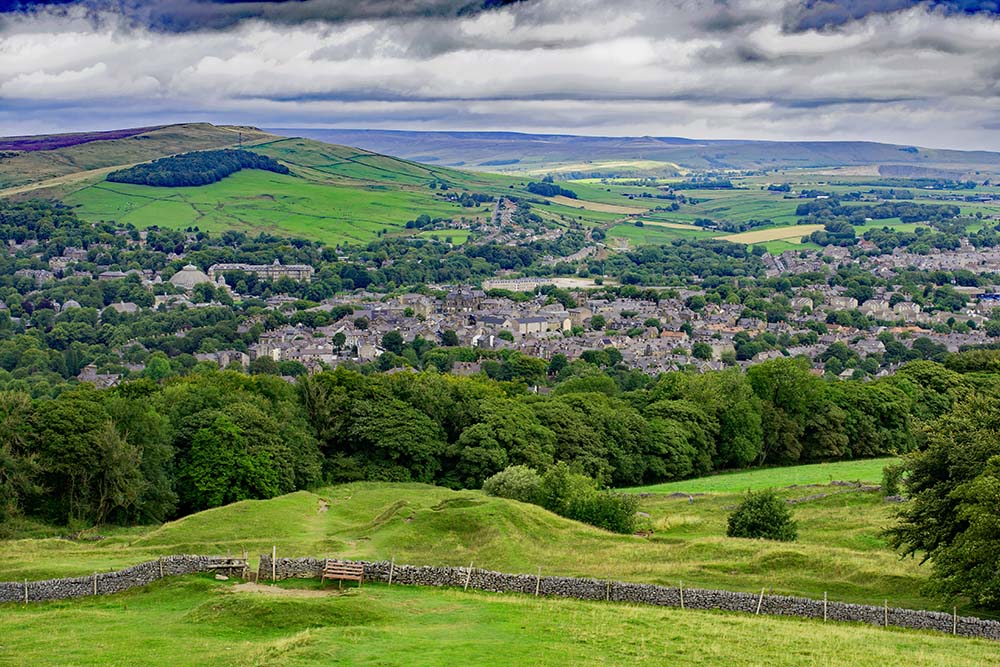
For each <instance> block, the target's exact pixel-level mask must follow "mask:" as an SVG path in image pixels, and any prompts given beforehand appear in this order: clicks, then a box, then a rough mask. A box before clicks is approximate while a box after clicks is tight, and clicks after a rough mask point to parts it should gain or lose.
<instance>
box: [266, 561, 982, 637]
mask: <svg viewBox="0 0 1000 667" xmlns="http://www.w3.org/2000/svg"><path fill="white" fill-rule="evenodd" d="M355 562H361V563H362V564H363V565H364V568H365V579H366V580H371V581H381V582H388V581H389V571H390V568H391V569H392V583H394V584H402V585H412V586H456V587H463V588H464V587H466V586H467V587H468V588H472V589H476V590H482V591H491V592H496V593H523V594H528V595H535V594H538V595H548V596H560V597H569V598H576V599H579V600H605V601H609V602H625V603H630V604H649V605H657V606H666V607H683V608H686V609H704V610H713V609H715V610H722V611H736V612H744V613H750V614H755V613H758V612H757V610H758V605H759V607H760V612H759V613H761V614H767V615H771V616H797V617H801V618H816V619H823V618H826V619H827V620H830V621H844V622H855V623H867V624H869V625H889V626H895V627H901V628H913V629H917V630H935V631H938V632H946V633H948V634H956V635H961V636H963V637H980V638H985V639H993V640H1000V622H998V621H991V620H985V619H980V618H976V617H971V616H958V617H956V616H953V615H951V614H946V613H942V612H935V611H921V610H915V609H899V608H894V607H888V608H886V607H876V606H871V605H859V604H848V603H843V602H829V603H826V602H824V601H823V600H813V599H809V598H799V597H789V596H783V595H764V596H763V597H761V596H760V594H754V593H738V592H734V591H715V590H706V589H700V588H685V589H683V590H682V589H681V588H679V587H668V586H655V585H652V584H638V583H631V582H621V581H602V580H599V579H576V578H569V577H537V576H535V575H530V574H505V573H502V572H491V571H489V570H480V569H475V568H474V569H472V570H471V571H470V570H469V568H465V567H428V566H421V567H418V566H412V565H392V564H390V563H389V562H388V561H378V562H365V561H355ZM323 563H324V561H323V560H322V559H316V558H279V559H277V560H276V561H275V562H274V570H273V571H274V574H275V578H276V579H278V580H281V579H288V578H292V577H317V578H318V577H319V576H321V574H322V571H323ZM258 572H259V578H260V580H261V581H263V580H265V579H269V578H270V577H271V572H272V569H271V556H270V555H264V556H261V564H260V570H259V571H258Z"/></svg>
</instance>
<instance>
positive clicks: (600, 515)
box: [567, 491, 639, 535]
mask: <svg viewBox="0 0 1000 667" xmlns="http://www.w3.org/2000/svg"><path fill="white" fill-rule="evenodd" d="M638 506H639V498H638V497H637V496H635V495H630V494H626V493H615V492H613V491H592V492H590V493H586V494H584V495H582V496H577V497H576V498H573V500H572V502H571V504H570V510H569V513H568V514H567V518H570V519H574V520H576V521H582V522H583V523H589V524H590V525H591V526H597V527H598V528H603V529H604V530H610V531H611V532H613V533H624V534H626V535H627V534H630V533H634V532H635V520H636V514H635V512H636V509H638Z"/></svg>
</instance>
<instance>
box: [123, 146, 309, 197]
mask: <svg viewBox="0 0 1000 667" xmlns="http://www.w3.org/2000/svg"><path fill="white" fill-rule="evenodd" d="M242 169H262V170H264V171H273V172H274V173H276V174H289V173H291V172H290V171H289V170H288V167H286V166H285V165H283V164H281V163H280V162H278V161H277V160H275V159H274V158H271V157H268V156H266V155H261V154H259V153H254V152H252V151H246V150H234V149H224V150H217V151H197V152H194V153H183V154H181V155H173V156H170V157H162V158H159V159H157V160H153V161H152V162H145V163H143V164H137V165H135V166H134V167H128V168H127V169H119V170H118V171H113V172H111V173H110V174H108V176H107V180H108V181H110V182H112V183H132V184H133V185H153V186H157V187H168V188H179V187H189V186H196V185H208V184H209V183H215V182H217V181H221V180H222V179H223V178H225V177H226V176H229V175H230V174H235V173H236V172H238V171H240V170H242Z"/></svg>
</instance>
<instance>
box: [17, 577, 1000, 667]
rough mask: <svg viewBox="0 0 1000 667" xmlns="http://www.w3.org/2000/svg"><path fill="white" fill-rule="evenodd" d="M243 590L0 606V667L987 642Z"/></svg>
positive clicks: (313, 589)
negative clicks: (5, 666)
mask: <svg viewBox="0 0 1000 667" xmlns="http://www.w3.org/2000/svg"><path fill="white" fill-rule="evenodd" d="M327 589H328V590H326V591H321V590H319V586H318V584H316V583H314V582H288V583H285V584H283V585H281V586H262V587H258V588H255V589H252V590H246V588H245V587H242V588H241V587H238V586H236V585H234V584H233V583H232V582H216V581H214V580H211V579H209V578H207V577H203V576H192V577H184V578H180V579H174V580H169V581H164V582H158V583H156V584H154V585H152V586H148V587H146V588H143V589H136V590H134V591H130V592H128V593H122V594H118V595H114V596H108V597H98V598H86V599H80V600H73V601H65V602H52V603H42V604H32V605H28V606H20V605H8V606H7V607H0V614H2V616H3V634H2V637H0V664H9V665H59V666H63V665H80V666H84V665H101V666H103V665H143V666H147V665H148V666H157V665H169V666H170V667H185V666H188V665H191V666H194V665H199V666H200V665H209V664H210V665H220V666H228V665H232V666H240V667H243V666H245V665H253V666H263V665H268V666H271V667H294V666H299V667H305V666H309V665H358V666H360V665H373V666H374V665H381V666H397V665H398V666H403V665H405V666H406V667H439V666H440V665H483V666H491V667H494V666H495V667H523V666H525V665H532V666H553V667H555V666H559V667H561V666H563V665H573V664H578V665H621V666H623V667H624V666H628V667H632V666H634V665H650V666H653V665H657V666H659V665H679V666H686V665H733V666H734V667H751V666H758V665H773V666H776V667H784V666H804V665H829V664H850V665H853V666H855V667H881V666H882V665H886V664H906V665H913V666H915V667H923V666H927V667H931V666H933V667H958V666H965V665H986V664H992V663H993V662H994V661H995V657H996V650H997V647H996V644H995V643H993V642H988V641H985V640H972V639H958V638H953V637H949V636H947V635H941V634H934V633H921V632H914V631H905V630H896V629H883V628H877V627H871V626H863V625H855V624H839V623H823V622H822V621H815V620H804V619H795V618H781V617H766V616H761V617H755V616H751V615H748V614H731V613H720V612H702V611H692V610H680V609H671V608H657V607H645V606H638V605H634V606H633V605H625V604H616V603H601V602H584V601H578V600H568V599H554V598H544V597H543V598H535V597H533V596H527V595H505V594H491V593H482V592H473V591H469V592H463V591H461V590H459V589H435V588H416V587H404V586H392V587H388V586H385V585H381V584H377V585H376V584H366V585H365V586H364V587H363V588H361V589H355V588H351V589H349V590H348V591H346V592H343V593H337V592H336V591H335V590H329V586H328V587H327Z"/></svg>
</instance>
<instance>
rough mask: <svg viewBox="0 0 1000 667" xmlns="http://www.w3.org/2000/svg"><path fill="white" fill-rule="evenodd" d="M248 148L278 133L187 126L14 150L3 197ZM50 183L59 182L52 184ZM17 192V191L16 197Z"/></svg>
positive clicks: (0, 182) (0, 178)
mask: <svg viewBox="0 0 1000 667" xmlns="http://www.w3.org/2000/svg"><path fill="white" fill-rule="evenodd" d="M241 135H242V140H243V143H244V145H247V144H253V143H257V142H260V141H265V140H269V139H273V138H274V137H273V135H270V134H267V133H266V132H262V131H260V130H258V129H256V128H252V127H233V126H217V125H210V124H208V123H185V124H180V125H167V126H165V127H161V128H157V129H153V130H150V131H148V132H143V133H141V134H137V135H134V136H131V137H127V138H124V139H112V140H102V141H91V142H87V143H81V144H77V145H75V146H67V147H63V148H57V149H55V150H38V151H11V152H9V154H7V153H5V154H4V156H3V157H2V159H0V195H3V194H6V193H5V192H4V190H8V189H13V188H21V187H24V186H28V185H37V184H45V185H48V186H54V187H55V188H56V189H57V190H59V191H62V190H63V189H64V188H65V187H66V185H67V183H66V182H63V179H66V181H67V182H68V183H74V182H76V180H75V179H67V178H66V177H70V176H79V177H80V178H82V179H90V180H97V179H101V178H103V174H100V173H87V172H95V171H97V170H103V169H110V168H117V167H118V166H122V165H128V164H133V163H136V162H145V161H147V160H152V159H155V158H158V157H163V156H165V155H173V154H175V153H183V152H187V151H197V150H206V149H210V148H223V147H227V146H235V145H237V144H238V143H239V142H240V139H241ZM47 181H58V182H50V183H47ZM11 194H14V193H11Z"/></svg>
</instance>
